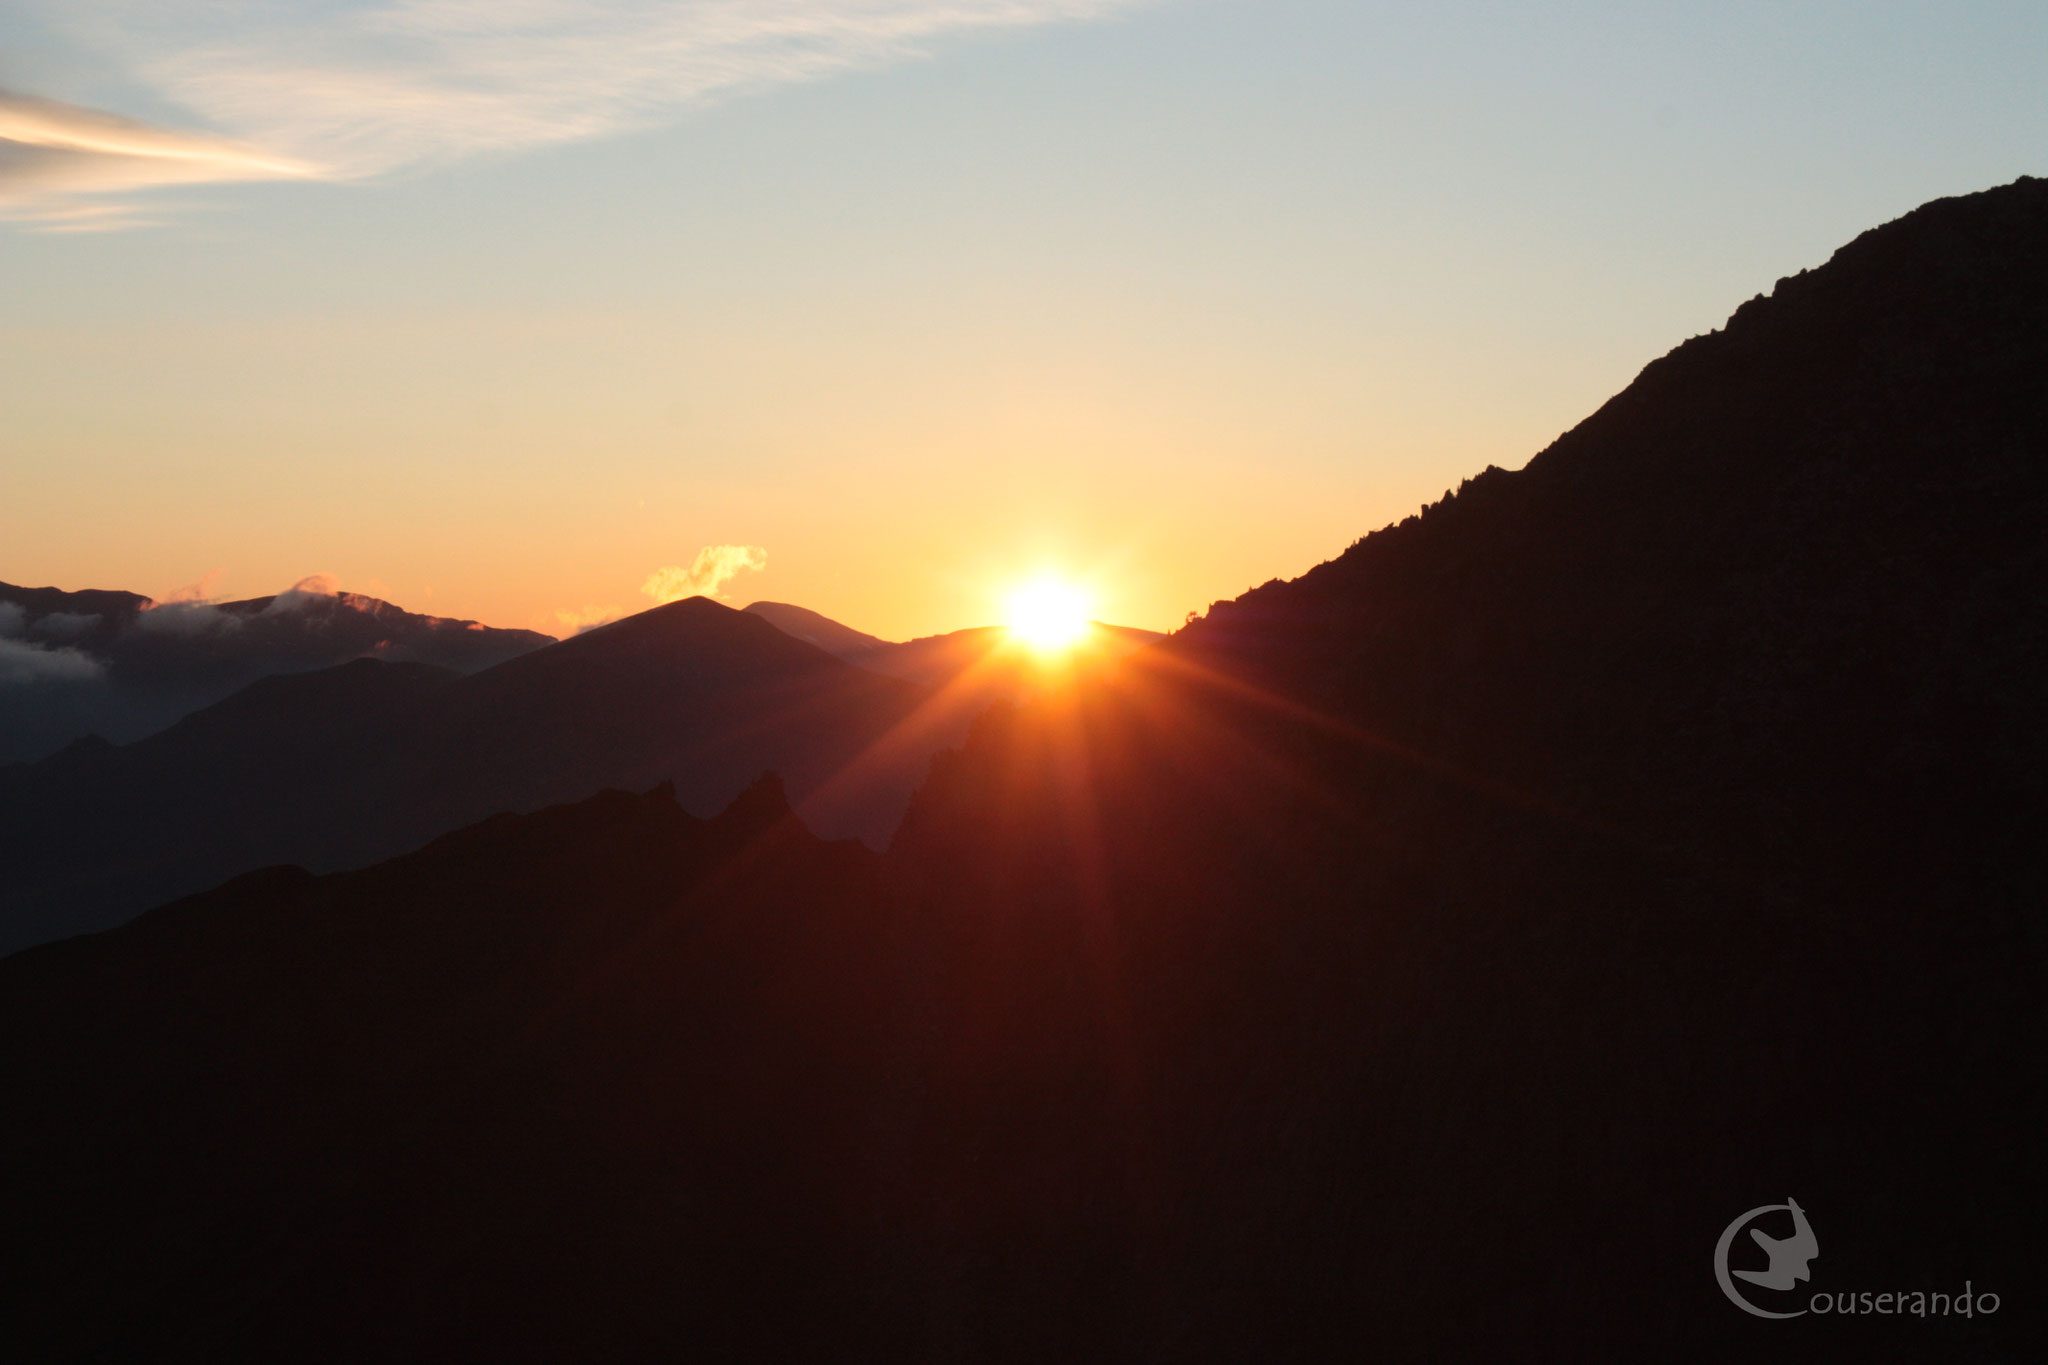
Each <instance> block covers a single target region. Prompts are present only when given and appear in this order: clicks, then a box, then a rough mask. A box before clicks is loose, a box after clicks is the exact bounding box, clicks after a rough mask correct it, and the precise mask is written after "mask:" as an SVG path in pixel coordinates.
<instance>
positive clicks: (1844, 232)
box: [0, 0, 2048, 637]
mask: <svg viewBox="0 0 2048 1365" xmlns="http://www.w3.org/2000/svg"><path fill="white" fill-rule="evenodd" d="M1535 8H1536V7H1532V6H1514V5H1505V4H1472V3H1445V4H1432V5H1429V6H1420V5H1412V6H1394V5H1382V4H1373V3H1358V2H1357V0H1346V2H1344V3H1337V2H1335V0H1150V2H1149V3H1148V2H1145V0H1133V2H1132V3H1114V2H1113V0H1102V2H1099V3H1098V2H1094V0H680V2H671V3H659V4H658V3H652V0H612V2H611V3H566V2H565V0H492V2H491V3H480V2H479V0H384V2H383V3H377V4H365V3H360V2H359V0H309V2H308V3H301V4H292V3H267V4H258V3H253V2H249V3H237V2H235V0H228V2H226V3H220V2H218V0H206V2H205V3H202V2H201V0H152V3H147V4H143V3H133V4H126V3H93V2H92V0H62V2H61V3H60V2H59V0H10V3H9V4H8V6H7V8H6V9H5V10H4V11H0V91H4V92H5V94H4V96H0V579H4V580H7V581H10V582H16V583H29V584H44V583H54V584H56V585H58V586H62V587H69V588H82V587H119V588H129V589H133V590H136V591H141V592H146V593H150V594H153V595H157V596H163V595H166V594H168V593H170V592H171V591H172V590H174V589H177V588H179V587H181V586H185V585H188V584H192V583H194V582H195V581H200V580H202V579H205V581H206V582H207V584H208V587H207V591H208V592H210V593H213V594H216V595H231V596H243V595H253V594H257V593H264V592H274V591H277V590H278V589H280V588H282V587H284V586H286V585H287V584H289V583H291V582H292V581H293V580H295V579H298V578H300V577H301V576H304V575H308V574H312V573H316V572H325V573H331V574H333V575H335V576H336V578H337V580H338V581H339V583H340V585H341V586H342V587H345V588H352V589H357V590H361V591H367V592H373V593H376V594H377V595H379V596H384V597H388V598H391V599H393V600H395V601H398V602H400V603H401V604H404V605H406V606H409V607H412V608H414V609H417V610H431V611H436V612H440V613H442V614H449V615H461V616H472V617H477V618H480V619H483V620H485V621H489V622H491V623H493V624H501V625H522V626H533V627H537V628H540V629H546V630H550V631H552V632H553V633H557V634H560V633H564V631H565V630H566V628H567V626H568V624H570V623H572V622H573V621H574V620H576V619H579V618H581V617H585V616H589V615H602V614H604V613H607V612H613V611H623V610H635V609H638V608H640V607H643V606H646V605H648V599H647V598H646V597H644V596H642V595H641V591H640V590H641V585H642V584H643V582H645V581H646V580H647V579H648V578H649V575H650V574H652V573H654V572H655V571H656V570H657V569H659V568H661V567H663V566H668V565H677V566H689V565H690V564H691V563H692V562H693V558H694V557H695V556H696V555H697V554H698V551H699V549H700V548H701V547H704V546H707V545H724V544H730V545H740V546H759V547H763V548H764V549H765V551H766V567H765V568H763V569H760V570H758V571H745V572H742V573H741V574H740V576H739V577H738V578H736V579H735V580H734V581H733V582H731V583H730V584H728V585H727V586H726V591H727V592H728V594H729V595H730V597H731V599H732V600H733V601H734V602H735V603H739V602H744V601H747V600H751V599H754V598H761V597H765V598H774V599H778V600H783V601H793V602H798V603H802V604H804V605H807V606H810V607H813V608H815V609H817V610H820V611H823V612H825V613H827V614H828V615H831V616H834V617H837V618H839V619H841V620H843V621H845V622H847V623H848V624H850V625H853V626H855V627H858V628H860V629H863V630H868V631H872V632H875V633H878V634H883V635H887V636H891V637H905V636H910V635H916V634H926V633H931V632H935V631H940V630H948V629H953V628H956V627H959V626H964V625H970V624H979V623H982V622H986V621H988V620H991V619H995V618H996V617H997V616H998V615H999V613H1000V602H1001V599H1002V597H1003V595H1004V594H1005V592H1006V591H1007V590H1008V588H1009V587H1010V586H1011V585H1012V584H1013V583H1014V582H1015V581H1016V580H1018V579H1020V578H1025V577H1029V576H1031V575H1033V574H1035V573H1039V572H1043V571H1048V570H1050V571H1054V572H1061V573H1065V574H1067V575H1069V576H1072V577H1075V578H1078V579H1080V580H1083V581H1085V582H1087V583H1090V584H1091V585H1092V586H1093V588H1094V590H1095V592H1096V594H1097V602H1098V613H1097V614H1098V615H1100V616H1101V617H1103V618H1104V619H1110V620H1116V621H1122V622H1127V623H1130V624H1136V625H1145V626H1152V627H1158V628H1164V627H1169V626H1172V625H1175V624H1177V623H1178V622H1179V621H1180V619H1181V618H1182V616H1183V615H1184V614H1185V613H1186V612H1187V611H1189V610H1190V609H1200V608H1203V607H1206V606H1207V605H1208V603H1209V602H1210V601H1212V600H1213V599H1217V598H1222V597H1229V596H1235V595H1236V594H1238V593H1240V592H1242V591H1243V590H1244V589H1246V588H1247V587H1250V586H1252V585H1254V584H1256V583H1259V582H1262V581H1264V580H1266V579H1268V578H1272V577H1276V576H1281V577H1287V576H1293V575H1296V574H1299V573H1301V572H1302V571H1304V570H1306V569H1307V568H1309V567H1310V566H1312V565H1313V564H1315V563H1317V562H1319V561H1321V560H1324V559H1327V558H1329V557H1331V556H1332V555H1334V554H1337V553H1338V552H1340V551H1342V550H1343V548H1344V547H1345V546H1346V545H1347V544H1348V543H1350V542H1351V541H1352V540H1354V539H1356V538H1357V537H1358V536H1360V535H1362V534H1364V533H1365V532H1367V531H1370V530H1372V529H1374V528H1376V527H1378V526H1381V525H1383V524H1385V523H1387V522H1389V521H1393V520H1398V519H1399V518H1400V517H1402V516H1404V515H1406V514H1407V513H1409V512H1412V511H1413V510H1414V509H1415V507H1416V505H1417V504H1419V503H1421V502H1424V501H1428V500H1433V499H1434V498H1435V497H1437V496H1439V495H1440V494H1441V493H1442V492H1443V490H1444V489H1445V488H1446V487H1449V486H1453V485H1455V484H1456V483H1457V482H1458V480H1459V479H1461V478H1462V477H1464V476H1466V475H1468V474H1470V473H1472V472H1474V471H1476V470H1478V469H1480V468H1482V467H1484V466H1485V465H1487V464H1489V463H1491V464H1500V465H1504V466H1508V467H1511V468H1512V467H1518V466H1520V465H1521V464H1522V463H1524V462H1525V461H1526V460H1527V459H1528V458H1529V457H1530V456H1531V455H1533V454H1534V453H1535V452H1536V451H1537V450H1539V449H1541V448H1542V447H1543V446H1544V445H1545V444H1547V443H1548V442H1549V441H1550V440H1551V439H1553V438H1554V437H1555V436H1556V435H1557V434H1558V433H1559V432H1560V431H1562V430H1564V429H1566V428H1567V427H1569V426H1571V425H1572V424H1573V423H1575V422H1576V421H1578V420H1579V419H1580V418H1582V417H1584V416H1585V415H1586V414H1587V413H1589V412H1591V411H1592V410H1593V409H1594V408H1595V407H1597V406H1598V405H1599V404H1600V403H1601V402H1602V401H1603V400H1604V399H1606V398H1607V397H1608V396H1609V395H1611V394H1613V393H1614V392H1616V391H1617V390H1619V389H1620V388H1621V387H1623V386H1624V385H1625V384H1627V383H1628V381H1629V380H1630V379H1631V378H1632V377H1633V376H1634V375H1635V373H1636V372H1637V371H1638V370H1639V369H1640V368H1641V367H1642V366H1643V365H1644V364H1645V363H1646V362H1647V361H1649V360H1650V359H1652V358H1654V357H1655V356H1657V355H1660V354H1662V353H1663V352H1664V351H1666V350H1668V349H1670V348H1671V347H1672V346H1673V345H1675V344H1677V343H1678V342H1680V341H1682V340H1683V339H1685V338H1686V337H1688V336H1691V335H1694V334H1696V333H1700V332H1703V331H1707V330H1709V329H1711V328H1713V327H1716V326H1718V325H1719V324H1720V323H1721V322H1722V320H1723V319H1724V318H1725V317H1726V316H1727V314H1728V313H1730V312H1731V311H1732V310H1733V309H1734V308H1735V306H1736V305H1737V304H1739V303H1741V302H1742V301H1743V300H1744V299H1746V298H1748V297H1749V296H1750V295H1752V294H1755V293H1757V292H1759V291H1765V292H1768V291H1769V289H1770V288H1771V286H1772V283H1773V282H1774V281H1775V280H1776V279H1777V278H1778V277H1779V276H1781V275H1785V274H1789V273H1792V272H1793V271H1796V270H1798V269H1800V268H1802V267H1807V266H1812V265H1817V264H1819V263H1820V262H1821V261H1823V260H1824V259H1826V257H1827V255H1828V254H1829V252H1831V251H1832V250H1833V249H1834V248H1835V247H1836V246H1837V245H1839V244H1840V243H1842V242H1844V241H1846V240H1847V239H1849V238H1850V237H1853V236H1854V235H1855V234H1856V233H1858V232H1859V231H1862V230H1863V229H1865V228H1868V227H1871V226H1874V225H1876V224H1878V223H1880V222H1883V221H1885V220H1887V219H1890V218H1893V217H1896V216H1898V215H1899V214H1900V213H1903V212H1905V211H1906V210H1908V209H1910V208H1912V207H1913V206H1914V205H1916V204H1918V203H1921V202H1923V201H1925V200H1927V199H1930V198H1934V197H1937V196H1940V195H1944V194H1953V193H1961V192H1966V191H1969V190H1974V189H1981V188H1984V187H1987V186H1990V185H1993V184H1997V183H2001V182H2004V181H2008V180H2011V179H2013V178H2014V177H2015V176H2018V175H2021V174H2048V79H2044V76H2043V73H2044V72H2048V6H2043V5H2040V4H2039V3H2038V0H2035V2H2034V3H2026V4H2019V3H2014V4H1964V3H1946V4H1911V5H1908V4H1886V3H1872V2H1871V0H1861V2H1859V3H1829V4H1820V3H1813V4H1800V3H1783V2H1780V3H1771V4H1716V5H1711V6H1678V5H1647V4H1620V3H1614V4H1553V5H1545V6H1543V7H1541V12H1540V14H1539V13H1532V12H1531V11H1532V10H1534V9H1535ZM122 120H133V121H134V122H124V121H122ZM209 574H212V575H214V576H213V577H211V578H206V576H207V575H209ZM564 613H566V615H564Z"/></svg>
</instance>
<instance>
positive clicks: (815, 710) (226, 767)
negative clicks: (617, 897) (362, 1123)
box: [0, 598, 929, 948]
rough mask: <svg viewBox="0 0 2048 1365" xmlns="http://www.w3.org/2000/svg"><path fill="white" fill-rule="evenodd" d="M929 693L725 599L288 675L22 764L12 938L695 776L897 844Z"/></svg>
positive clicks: (3, 870)
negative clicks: (456, 668)
mask: <svg viewBox="0 0 2048 1365" xmlns="http://www.w3.org/2000/svg"><path fill="white" fill-rule="evenodd" d="M920 699H921V694H920V693H919V692H918V691H917V689H915V688H913V687H911V686H909V685H908V684H905V683H900V682H897V681H896V680H894V679H890V678H883V677H878V676H876V675H874V674H872V673H868V672H866V671H863V670H861V669H857V668H853V667H851V666H849V665H847V664H844V663H841V662H839V661H838V660H836V659H833V658H832V657H830V656H829V655H827V654H825V653H823V652H822V651H820V650H817V649H814V648H812V647H811V646H809V645H805V644H803V643H801V642H800V641H797V640H794V639H791V638H790V637H788V636H786V635H784V634H782V633H781V632H779V631H777V630H776V629H774V628H773V627H771V626H769V625H768V624H767V623H766V622H763V621H760V620H758V619H757V618H755V617H751V616H746V615H744V614H742V613H739V612H735V611H731V610H729V609H727V608H725V607H721V606H719V605H717V604H716V603H713V602H711V601H709V600H707V599H703V598H694V599H690V600H688V601H683V602H676V603H672V604H670V605H669V606H665V607H660V608H656V609H655V610H653V611H648V612H643V613H641V614H640V615H638V616H634V617H630V618H628V619H626V620H624V621H620V622H617V623H615V624H613V625H610V626H607V627H604V628H603V629H600V630H595V631H591V632H588V633H586V634H584V635H581V636H578V637H576V638H575V639H573V640H568V641H564V642H562V643H560V644H557V645H553V646H551V647H549V648H547V649H544V650H539V651H536V652H534V653H531V654H528V655H525V656H523V657H520V658H517V659H514V660H511V661H509V662H507V663H504V664H501V665H499V666H497V667H496V668H492V669H487V670H485V671H484V672H482V673H478V674H475V675H473V676H471V677H468V678H463V677H459V676H457V675H455V674H453V673H451V672H449V671H447V670H441V669H429V668H425V667H423V666H420V665H411V664H385V663H380V662H377V661H375V660H369V659H364V660H359V661H357V662H355V663H353V664H348V665H344V666H342V667H340V668H337V669H331V670H327V671H325V672H320V673H310V674H296V675H290V676H284V677H277V678H272V679H268V680H266V681H264V682H262V683H258V684H256V685H255V686H253V687H251V688H249V689H247V690H246V691H244V692H242V693H240V694H238V695H236V696H234V697H232V698H230V699H228V700H227V701H225V702H222V703H220V704H219V705H217V706H214V707H210V708H208V709H206V710H204V711H201V712H199V713H197V714H196V715H193V716H191V717H189V718H187V719H186V720H184V721H182V722H180V723H179V724H177V725H175V726H173V727H172V728H171V729H169V730H167V731H165V732H164V733H162V734H160V735H155V736H152V737H151V738H149V739H147V740H143V741H139V742H138V743H135V744H132V745H126V746H119V747H106V746H103V747H100V748H97V749H91V750H86V751H67V752H66V753H65V754H61V755H58V756H57V757H56V758H53V759H51V760H48V761H46V762H45V763H42V764H38V765H34V766H31V767H28V768H23V769H15V770H12V771H11V772H10V773H9V774H7V775H5V776H0V924H4V934H0V946H4V947H8V948H13V947H19V946H22V945H23V944H27V943H34V942H39V941H43V940H45V939H49V938H54V937H61V936H63V935H65V934H67V933H81V932H86V931H88V930H92V929H99V928H104V927H106V926H107V925H109V924H114V923H118V922H120V921H121V920H122V919H124V918H126V917H127V916H129V915H132V914H134V913H136V912H138V911H140V910H142V909H145V908H147V907H148V906H150V905H152V904H156V903H158V902H161V901H162V900H164V899H166V898H168V897H170V896H173V895H178V894H181V893H186V892H190V891H192V890H195V889H197V888H201V887H204V886H208V885H211V884H213V883H216V882H218V881H220V880H221V879H222V878H224V877H227V876H231V875H233V874H234V873H236V872H239V871H243V870H246V869H248V868H251V867H257V866H261V865H264V864H266V863H284V862H290V863H298V864H301V865H304V866H307V867H310V868H314V869H316V870H319V871H331V870H336V869H339V868H344V867H351V866H360V865H362V864H364V863H368V862H372V861H375V860H376V859H378V858H383V857H389V856H391V855H393V854H395V853H398V852H402V851H403V850H405V849H407V848H411V847H415V846H417V845H418V844H420V843H422V842H424V841H425V840H427V839H429V838H432V837H433V836H434V835H436V834H439V833H441V832H443V831H446V830H450V829H454V828H457V827H459V826H462V825H465V824H468V823H470V822H472V821H475V820H479V819H482V818H483V817H485V816H487V815H490V814H493V813H495V812H498V811H508V810H533V809H537V808H539V807H541V806H545V805H549V804H552V803H555V802H559V801H565V800H571V799H576V798H579V797H582V796H586V795H588V794H589V793H591V792H594V791H597V790H600V789H602V788H604V787H608V786H613V787H646V786H648V785H651V784H653V783H655V782H658V781H674V782H675V783H676V784H677V790H678V792H679V794H680V796H681V798H682V800H683V801H684V802H685V804H686V805H688V806H689V807H690V808H692V809H695V810H699V811H709V810H715V809H717V807H718V805H719V804H720V803H722V802H724V801H726V800H729V799H730V798H731V796H732V794H733V793H734V792H736V791H739V790H740V789H741V788H742V787H744V786H745V785H746V783H748V782H749V781H751V780H752V779H753V778H755V777H757V776H759V775H760V774H761V773H762V772H764V771H768V770H774V771H777V772H780V773H783V774H784V775H785V776H786V778H787V780H788V781H789V783H790V787H791V790H792V791H794V792H796V793H797V794H798V796H799V798H800V799H802V800H805V801H807V802H808V803H809V804H808V805H807V806H806V813H807V815H809V816H810V817H811V818H812V819H814V820H815V821H817V823H818V824H819V826H820V828H823V829H827V830H829V831H831V832H833V833H835V834H847V833H852V834H863V835H866V836H867V837H869V838H870V839H873V840H875V841H876V842H880V841H881V840H882V839H883V838H885V837H886V836H887V833H888V831H889V830H890V829H891V828H892V827H893V826H894V824H895V821H896V818H897V816H898V814H899V813H900V811H901V809H902V804H903V802H904V800H905V798H906V796H907V794H908V792H909V790H910V787H911V786H912V784H914V783H915V782H916V781H917V780H918V778H919V777H920V776H921V775H922V773H923V769H924V765H925V762H926V758H927V756H928V753H929V748H921V747H917V746H916V745H915V744H912V745H909V746H907V747H903V748H900V749H897V748H891V747H889V746H886V745H882V744H881V741H882V740H883V739H884V737H886V736H889V735H891V734H893V733H895V732H896V731H897V730H898V728H899V727H901V726H903V725H904V723H905V722H906V720H908V719H909V718H910V717H911V716H912V714H913V713H914V712H915V711H916V709H917V707H918V704H919V701H920ZM857 760H859V762H858V763H857ZM841 774H851V775H852V776H851V777H850V778H849V779H848V780H846V781H837V782H835V781H834V779H836V778H839V777H840V776H841Z"/></svg>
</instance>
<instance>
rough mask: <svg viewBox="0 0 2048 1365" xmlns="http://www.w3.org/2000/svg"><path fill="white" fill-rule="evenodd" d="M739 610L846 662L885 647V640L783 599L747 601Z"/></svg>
mask: <svg viewBox="0 0 2048 1365" xmlns="http://www.w3.org/2000/svg"><path fill="white" fill-rule="evenodd" d="M743 610H745V611H749V612H752V613H753V614H754V615H756V616H758V617H760V618H761V619H762V620H764V621H766V622H767V623H768V624H769V625H771V626H774V627H775V628H776V629H777V630H779V631H781V632H782V633H783V634H785V635H794V636H796V638H797V639H799V640H802V641H804V642H805V643H807V644H813V645H816V646H817V647H818V648H820V649H822V650H824V651H825V652H826V653H827V654H836V655H838V656H839V657H840V658H842V659H845V660H847V661H848V662H849V663H858V662H859V661H860V658H861V656H863V655H867V654H872V653H875V652H876V651H878V650H885V649H887V648H889V642H888V641H887V640H884V639H882V638H881V637H879V636H875V635H869V634H867V633H865V632H864V631H858V630H855V629H854V628H853V627H852V626H842V625H841V624H839V622H837V621H835V620H833V619H832V618H831V617H829V616H825V615H822V614H820V613H818V612H815V611H812V610H811V609H810V608H808V607H795V606H791V605H790V604H789V603H787V602H750V603H748V604H747V605H746V607H744V608H743Z"/></svg>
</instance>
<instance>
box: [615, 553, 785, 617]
mask: <svg viewBox="0 0 2048 1365" xmlns="http://www.w3.org/2000/svg"><path fill="white" fill-rule="evenodd" d="M767 567H768V552H767V551H766V550H764V549H762V548H761V547H760V546H758V545H706V546H705V547H704V548H703V549H701V550H699V551H697V557H696V558H695V559H693V560H691V561H690V567H688V568H687V569H686V568H684V567H683V566H681V565H680V564H670V565H667V566H665V567H663V568H659V569H656V570H655V571H654V572H653V573H651V574H649V575H648V576H647V581H646V582H645V583H642V584H641V585H640V591H641V592H644V593H646V594H647V595H648V596H649V597H651V598H653V599H654V602H655V605H656V606H666V605H668V604H669V603H670V602H679V601H681V600H682V599H683V598H685V597H718V596H721V594H720V592H719V589H720V588H723V587H724V586H725V585H726V584H727V583H728V582H730V581H731V580H732V579H734V578H737V577H738V576H739V575H740V574H742V573H746V572H749V571H752V572H756V573H758V572H760V571H761V570H762V569H765V568H767Z"/></svg>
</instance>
